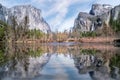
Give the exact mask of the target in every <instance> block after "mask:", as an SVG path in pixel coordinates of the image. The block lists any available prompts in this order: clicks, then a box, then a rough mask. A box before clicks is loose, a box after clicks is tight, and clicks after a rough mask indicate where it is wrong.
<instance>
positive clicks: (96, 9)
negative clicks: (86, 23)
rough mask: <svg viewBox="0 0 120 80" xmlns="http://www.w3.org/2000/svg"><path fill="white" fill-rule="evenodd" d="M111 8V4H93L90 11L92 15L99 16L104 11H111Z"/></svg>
mask: <svg viewBox="0 0 120 80" xmlns="http://www.w3.org/2000/svg"><path fill="white" fill-rule="evenodd" d="M111 9H112V6H111V5H109V4H103V5H101V4H93V5H92V8H91V10H90V12H89V13H90V14H91V15H95V16H97V15H102V14H104V13H107V12H109V11H110V10H111Z"/></svg>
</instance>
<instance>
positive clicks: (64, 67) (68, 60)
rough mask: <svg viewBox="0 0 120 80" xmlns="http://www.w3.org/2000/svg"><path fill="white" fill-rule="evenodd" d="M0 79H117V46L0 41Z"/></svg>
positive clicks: (119, 59) (119, 70) (119, 58)
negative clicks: (8, 42) (10, 42)
mask: <svg viewBox="0 0 120 80" xmlns="http://www.w3.org/2000/svg"><path fill="white" fill-rule="evenodd" d="M0 80H120V48H119V47H114V46H113V45H109V44H97V43H94V44H93V43H89V44H80V43H48V44H37V43H36V44H14V45H13V44H7V45H4V44H1V45H0Z"/></svg>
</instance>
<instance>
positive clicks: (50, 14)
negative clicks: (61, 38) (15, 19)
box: [0, 0, 120, 31]
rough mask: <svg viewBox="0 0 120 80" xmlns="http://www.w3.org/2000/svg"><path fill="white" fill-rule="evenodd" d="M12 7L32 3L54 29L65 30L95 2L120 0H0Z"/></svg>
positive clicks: (102, 2) (112, 2)
mask: <svg viewBox="0 0 120 80" xmlns="http://www.w3.org/2000/svg"><path fill="white" fill-rule="evenodd" d="M0 3H1V4H3V5H4V6H6V7H8V8H10V7H12V6H15V5H25V4H31V5H33V6H35V7H36V8H39V9H41V10H42V16H43V18H44V19H45V20H46V21H47V22H48V24H49V25H50V27H51V29H52V30H53V31H55V30H58V31H64V30H65V29H69V28H70V27H72V26H73V25H74V20H75V18H76V17H77V15H78V13H79V12H89V10H90V8H91V5H92V4H94V3H100V4H111V5H112V6H115V5H119V4H120V0H0Z"/></svg>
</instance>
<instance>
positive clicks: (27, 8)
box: [0, 5, 51, 32]
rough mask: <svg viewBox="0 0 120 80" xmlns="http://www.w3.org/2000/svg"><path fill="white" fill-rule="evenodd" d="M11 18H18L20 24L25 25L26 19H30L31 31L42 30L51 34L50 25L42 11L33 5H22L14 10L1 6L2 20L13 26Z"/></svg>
mask: <svg viewBox="0 0 120 80" xmlns="http://www.w3.org/2000/svg"><path fill="white" fill-rule="evenodd" d="M11 16H14V17H15V18H16V22H17V23H18V24H24V22H23V21H24V18H25V17H26V16H27V17H28V19H29V23H28V25H29V28H30V29H35V28H36V29H40V30H41V31H43V32H50V31H51V30H50V27H49V25H48V23H47V22H46V21H45V20H44V19H43V17H42V15H41V10H40V9H37V8H35V7H33V6H31V5H20V6H14V7H12V8H5V7H4V6H2V5H0V20H2V21H6V22H8V24H10V25H11Z"/></svg>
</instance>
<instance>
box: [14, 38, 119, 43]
mask: <svg viewBox="0 0 120 80" xmlns="http://www.w3.org/2000/svg"><path fill="white" fill-rule="evenodd" d="M116 39H118V38H116V37H84V38H68V39H67V40H49V39H46V40H41V39H25V40H18V41H16V43H29V44H32V43H53V42H57V43H63V42H80V43H110V44H112V43H113V41H114V40H116Z"/></svg>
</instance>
